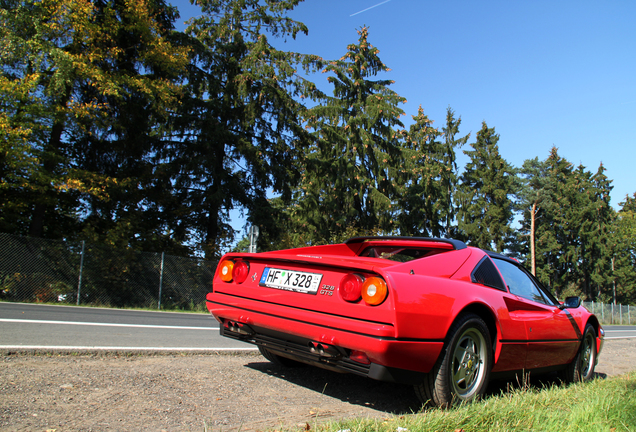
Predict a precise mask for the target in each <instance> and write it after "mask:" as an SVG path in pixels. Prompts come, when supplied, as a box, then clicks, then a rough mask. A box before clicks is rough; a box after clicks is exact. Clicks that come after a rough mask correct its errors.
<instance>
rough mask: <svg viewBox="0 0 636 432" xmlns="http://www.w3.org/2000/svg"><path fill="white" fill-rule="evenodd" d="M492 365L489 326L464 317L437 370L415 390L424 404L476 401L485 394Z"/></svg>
mask: <svg viewBox="0 0 636 432" xmlns="http://www.w3.org/2000/svg"><path fill="white" fill-rule="evenodd" d="M492 362H493V353H492V342H491V338H490V332H489V331H488V327H487V326H486V323H485V322H484V320H482V319H481V318H480V317H478V316H477V315H473V314H468V315H464V316H463V317H461V318H460V319H459V320H457V322H455V324H453V326H452V327H451V329H450V331H449V332H448V337H447V338H446V342H445V343H444V348H443V349H442V352H441V353H440V356H439V358H438V360H437V362H436V363H435V366H433V369H431V371H430V372H429V373H428V374H426V376H425V378H424V382H423V383H421V384H417V385H415V386H414V387H415V393H416V394H417V397H418V398H419V399H420V400H421V401H422V403H425V404H429V405H435V406H440V407H450V406H453V405H458V404H460V403H462V402H471V401H474V400H475V399H478V398H479V397H480V396H481V395H483V394H484V392H485V391H486V388H487V386H488V379H489V377H490V369H491V368H492Z"/></svg>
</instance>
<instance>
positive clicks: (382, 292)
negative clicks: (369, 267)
mask: <svg viewBox="0 0 636 432" xmlns="http://www.w3.org/2000/svg"><path fill="white" fill-rule="evenodd" d="M387 292H388V289H387V287H386V282H384V280H383V279H381V278H379V277H370V278H367V279H366V280H365V281H364V283H363V284H362V288H361V294H362V298H363V299H364V301H365V302H366V303H367V304H370V305H371V306H376V305H379V304H380V303H382V302H383V301H384V299H386V294H387Z"/></svg>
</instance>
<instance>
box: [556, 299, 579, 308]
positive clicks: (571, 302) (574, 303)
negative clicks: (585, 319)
mask: <svg viewBox="0 0 636 432" xmlns="http://www.w3.org/2000/svg"><path fill="white" fill-rule="evenodd" d="M579 306H581V297H566V298H565V301H564V302H563V304H562V305H561V307H560V309H566V308H568V309H576V308H577V307H579Z"/></svg>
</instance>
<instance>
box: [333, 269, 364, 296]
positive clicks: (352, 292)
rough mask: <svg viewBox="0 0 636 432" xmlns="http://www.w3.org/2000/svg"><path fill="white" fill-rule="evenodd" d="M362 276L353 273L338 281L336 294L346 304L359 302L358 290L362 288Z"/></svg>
mask: <svg viewBox="0 0 636 432" xmlns="http://www.w3.org/2000/svg"><path fill="white" fill-rule="evenodd" d="M362 282H364V280H363V279H362V276H360V275H357V274H355V273H349V274H348V275H346V276H345V277H343V278H342V280H340V285H338V292H339V293H340V297H342V299H343V300H345V301H348V302H357V301H358V300H360V289H361V287H362Z"/></svg>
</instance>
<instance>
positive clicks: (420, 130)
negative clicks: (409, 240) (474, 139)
mask: <svg viewBox="0 0 636 432" xmlns="http://www.w3.org/2000/svg"><path fill="white" fill-rule="evenodd" d="M413 121H414V123H413V124H412V125H411V126H410V128H409V131H408V134H405V137H404V143H403V144H402V147H403V155H404V156H403V157H404V165H403V170H402V174H403V175H402V178H403V180H402V181H401V182H400V185H401V187H402V192H401V193H400V198H399V200H398V206H397V211H396V213H397V215H396V218H397V219H398V224H399V229H400V232H401V233H402V234H404V235H420V236H432V237H442V236H444V235H449V231H450V226H451V223H452V221H453V219H454V217H455V211H454V207H453V194H454V191H455V188H456V185H457V163H456V161H455V160H456V157H455V147H458V146H460V145H461V144H463V143H465V142H466V141H467V140H468V136H466V137H463V138H461V139H459V140H456V139H455V135H456V134H457V131H458V127H459V123H460V122H461V120H455V118H454V114H453V112H452V110H451V109H450V108H449V109H448V112H447V118H446V126H445V128H444V129H443V132H440V131H439V130H438V129H435V128H434V127H433V121H432V120H430V119H429V118H428V116H427V115H425V114H424V110H423V109H422V107H421V106H420V108H419V109H418V114H417V115H416V116H413Z"/></svg>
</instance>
